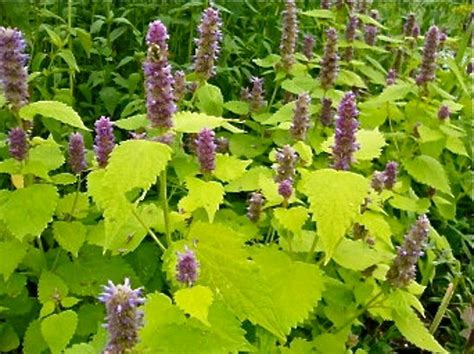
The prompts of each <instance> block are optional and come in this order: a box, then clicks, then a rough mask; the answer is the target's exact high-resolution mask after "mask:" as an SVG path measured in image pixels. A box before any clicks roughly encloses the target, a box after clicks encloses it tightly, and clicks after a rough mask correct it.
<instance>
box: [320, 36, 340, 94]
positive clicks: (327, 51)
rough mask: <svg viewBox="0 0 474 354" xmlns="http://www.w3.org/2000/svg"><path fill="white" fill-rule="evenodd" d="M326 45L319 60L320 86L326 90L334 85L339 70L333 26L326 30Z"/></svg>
mask: <svg viewBox="0 0 474 354" xmlns="http://www.w3.org/2000/svg"><path fill="white" fill-rule="evenodd" d="M326 38H327V40H326V46H325V47H324V54H323V59H322V60H321V72H320V74H319V75H320V80H321V87H322V88H323V89H324V90H328V89H329V88H331V87H332V86H333V85H334V81H336V77H337V74H338V70H339V65H338V60H339V57H338V55H337V32H336V29H335V28H329V29H328V30H327V31H326Z"/></svg>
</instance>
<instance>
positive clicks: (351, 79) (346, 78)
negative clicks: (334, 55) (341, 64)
mask: <svg viewBox="0 0 474 354" xmlns="http://www.w3.org/2000/svg"><path fill="white" fill-rule="evenodd" d="M336 84H338V85H347V86H351V87H352V86H355V87H360V88H367V85H366V84H365V82H364V80H362V78H361V77H360V76H359V75H357V74H356V73H354V72H352V71H349V70H341V71H340V73H339V74H338V76H337V79H336Z"/></svg>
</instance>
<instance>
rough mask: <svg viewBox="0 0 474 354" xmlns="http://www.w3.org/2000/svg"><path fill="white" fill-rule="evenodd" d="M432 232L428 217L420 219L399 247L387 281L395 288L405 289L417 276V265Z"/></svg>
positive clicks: (423, 216)
mask: <svg viewBox="0 0 474 354" xmlns="http://www.w3.org/2000/svg"><path fill="white" fill-rule="evenodd" d="M429 230H430V221H429V220H428V218H427V217H426V215H422V216H420V217H419V218H418V220H417V221H416V223H415V225H413V227H412V229H411V230H410V232H409V233H408V234H407V235H406V236H405V242H404V243H403V245H402V246H401V247H397V256H396V258H395V260H394V261H393V264H392V266H391V267H390V269H389V270H388V273H387V280H388V281H389V282H390V283H391V284H392V285H393V286H395V287H398V288H400V287H405V286H407V285H408V284H409V283H410V281H411V280H412V279H414V278H415V276H416V264H417V262H418V259H419V258H420V257H421V256H423V254H424V252H423V249H424V247H425V241H426V238H427V236H428V232H429Z"/></svg>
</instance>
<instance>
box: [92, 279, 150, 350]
mask: <svg viewBox="0 0 474 354" xmlns="http://www.w3.org/2000/svg"><path fill="white" fill-rule="evenodd" d="M103 288H104V292H103V293H102V294H101V295H100V296H99V300H100V301H101V302H103V303H104V304H105V307H106V310H107V316H106V320H107V323H106V324H105V325H104V326H105V327H106V328H107V331H108V333H109V339H108V342H107V347H106V349H105V352H106V353H108V354H122V353H125V352H128V351H129V350H130V349H132V348H133V347H134V346H135V344H136V343H137V342H138V330H139V329H140V327H141V326H142V320H143V312H142V311H140V310H139V309H138V308H139V306H140V305H143V303H144V302H145V299H144V298H143V297H142V289H141V288H138V289H132V288H131V287H130V280H129V279H128V278H125V281H124V283H123V284H119V285H115V284H114V283H112V282H111V281H109V283H108V285H106V286H104V287H103Z"/></svg>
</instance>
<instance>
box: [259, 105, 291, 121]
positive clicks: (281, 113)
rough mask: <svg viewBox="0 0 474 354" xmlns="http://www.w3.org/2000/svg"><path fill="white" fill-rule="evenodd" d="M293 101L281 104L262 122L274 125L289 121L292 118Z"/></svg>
mask: <svg viewBox="0 0 474 354" xmlns="http://www.w3.org/2000/svg"><path fill="white" fill-rule="evenodd" d="M295 105H296V103H295V102H290V103H287V104H285V105H284V106H282V107H281V108H280V109H279V110H278V111H276V112H275V113H274V114H273V115H272V116H271V117H270V118H268V119H267V120H265V121H264V122H263V124H267V125H276V124H278V123H282V122H290V121H292V120H293V115H294V110H295Z"/></svg>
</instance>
